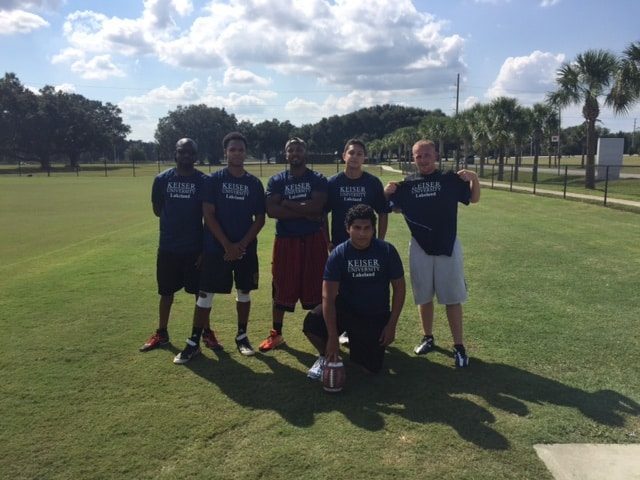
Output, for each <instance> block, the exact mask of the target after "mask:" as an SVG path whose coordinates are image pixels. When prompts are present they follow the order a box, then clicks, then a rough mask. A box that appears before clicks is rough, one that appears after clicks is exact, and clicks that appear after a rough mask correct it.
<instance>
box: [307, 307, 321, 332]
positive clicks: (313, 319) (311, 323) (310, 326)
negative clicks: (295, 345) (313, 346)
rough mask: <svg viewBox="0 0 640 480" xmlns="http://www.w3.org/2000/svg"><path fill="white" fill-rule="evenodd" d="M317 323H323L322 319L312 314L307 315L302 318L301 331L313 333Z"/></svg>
mask: <svg viewBox="0 0 640 480" xmlns="http://www.w3.org/2000/svg"><path fill="white" fill-rule="evenodd" d="M318 321H321V322H324V317H323V316H322V315H317V314H315V313H313V312H309V313H307V315H306V316H305V317H304V321H303V322H302V331H303V332H304V333H308V332H310V333H313V332H314V330H316V329H317V327H315V325H317V322H318Z"/></svg>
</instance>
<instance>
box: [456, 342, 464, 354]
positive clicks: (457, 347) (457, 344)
mask: <svg viewBox="0 0 640 480" xmlns="http://www.w3.org/2000/svg"><path fill="white" fill-rule="evenodd" d="M453 348H454V349H456V350H457V351H458V352H460V353H466V352H465V350H464V345H463V344H461V343H456V344H455V345H454V346H453Z"/></svg>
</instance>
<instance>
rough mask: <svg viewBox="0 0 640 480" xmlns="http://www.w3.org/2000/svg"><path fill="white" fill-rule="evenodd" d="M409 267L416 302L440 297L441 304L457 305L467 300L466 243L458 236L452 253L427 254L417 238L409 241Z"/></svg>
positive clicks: (422, 303) (427, 301) (419, 302)
mask: <svg viewBox="0 0 640 480" xmlns="http://www.w3.org/2000/svg"><path fill="white" fill-rule="evenodd" d="M409 269H410V271H411V286H412V288H413V299H414V301H415V304H416V305H424V304H425V303H429V302H431V301H432V300H433V296H434V295H436V296H437V297H438V303H440V304H441V305H455V304H458V303H464V302H466V301H467V285H466V283H465V281H464V268H463V264H462V245H460V242H459V241H458V239H457V238H456V241H455V243H454V245H453V252H452V253H451V256H448V255H427V254H426V253H425V252H424V250H422V248H421V247H420V245H418V242H416V240H415V239H414V238H412V239H411V243H410V244H409Z"/></svg>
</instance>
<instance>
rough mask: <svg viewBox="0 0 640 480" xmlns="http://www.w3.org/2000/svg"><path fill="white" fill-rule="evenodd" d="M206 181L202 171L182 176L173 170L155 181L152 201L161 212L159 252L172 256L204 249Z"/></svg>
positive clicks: (162, 174)
mask: <svg viewBox="0 0 640 480" xmlns="http://www.w3.org/2000/svg"><path fill="white" fill-rule="evenodd" d="M206 178H207V176H206V175H205V174H204V173H202V172H201V171H199V170H195V172H194V173H193V174H192V175H189V176H183V175H178V173H177V171H176V169H175V168H170V169H169V170H165V171H164V172H162V173H160V174H158V176H156V178H155V179H154V181H153V187H152V188H151V202H152V203H153V204H154V205H159V206H160V208H161V209H162V211H161V212H160V246H159V248H160V250H162V251H166V252H173V253H193V252H199V251H201V250H202V188H203V186H204V182H205V179H206Z"/></svg>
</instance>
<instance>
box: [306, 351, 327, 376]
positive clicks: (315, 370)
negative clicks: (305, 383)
mask: <svg viewBox="0 0 640 480" xmlns="http://www.w3.org/2000/svg"><path fill="white" fill-rule="evenodd" d="M324 361H325V360H324V355H318V358H317V360H316V361H315V363H314V364H313V365H311V368H310V369H309V371H308V372H307V377H309V378H311V379H312V380H320V379H321V378H322V370H324Z"/></svg>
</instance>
